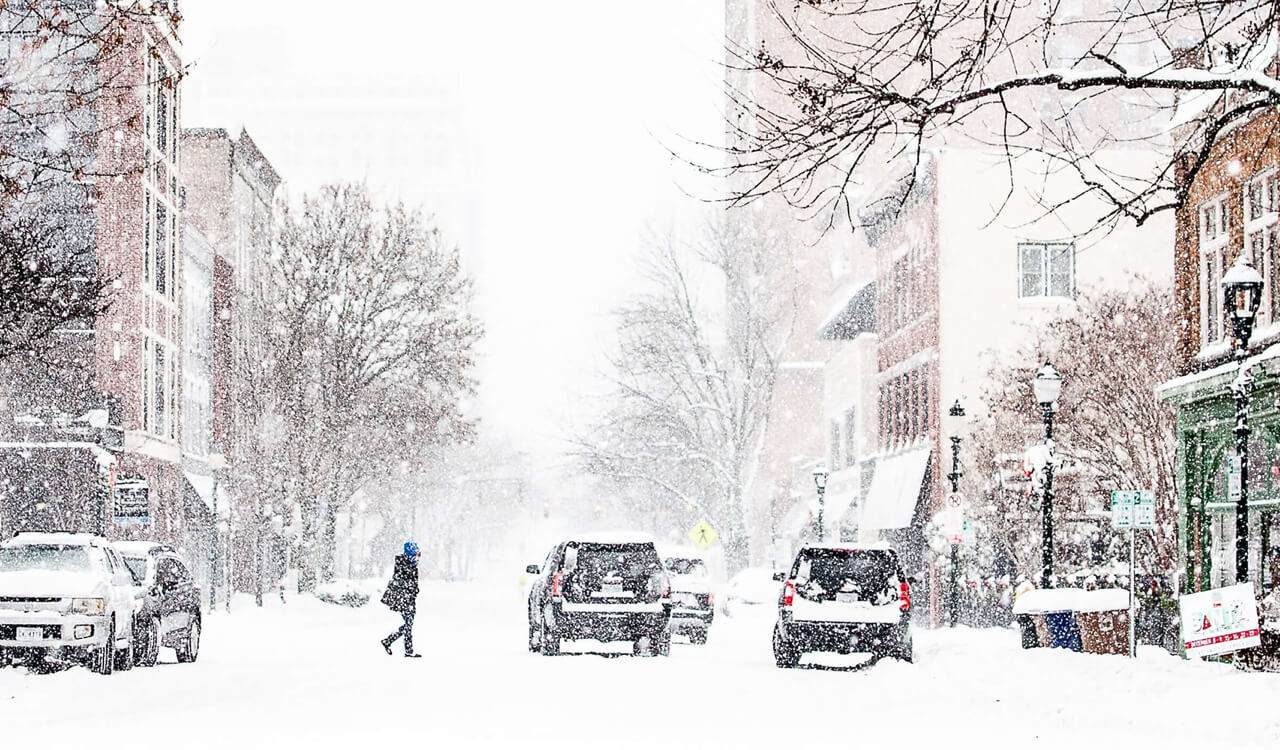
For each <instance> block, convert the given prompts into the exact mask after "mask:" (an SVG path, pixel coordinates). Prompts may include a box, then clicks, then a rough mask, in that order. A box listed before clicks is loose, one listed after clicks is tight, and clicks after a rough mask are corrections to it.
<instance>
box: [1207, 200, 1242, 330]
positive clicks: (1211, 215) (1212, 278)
mask: <svg viewBox="0 0 1280 750" xmlns="http://www.w3.org/2000/svg"><path fill="white" fill-rule="evenodd" d="M1246 202H1247V201H1246ZM1197 215H1198V216H1199V224H1200V340H1201V343H1202V344H1203V345H1208V344H1213V343H1216V342H1218V341H1221V340H1222V337H1223V336H1224V335H1226V326H1225V325H1224V324H1223V323H1224V321H1223V312H1222V286H1221V281H1222V275H1223V274H1224V273H1225V272H1226V266H1227V243H1228V240H1229V238H1230V231H1229V230H1228V227H1229V226H1230V223H1231V222H1230V218H1229V213H1228V210H1227V196H1225V195H1222V196H1219V197H1217V198H1214V199H1213V200H1211V201H1209V202H1207V203H1204V204H1202V205H1201V206H1200V207H1199V208H1198V209H1197Z"/></svg>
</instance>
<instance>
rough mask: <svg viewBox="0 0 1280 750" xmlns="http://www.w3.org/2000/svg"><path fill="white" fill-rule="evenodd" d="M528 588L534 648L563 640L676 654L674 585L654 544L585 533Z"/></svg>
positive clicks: (557, 552) (558, 552) (557, 549)
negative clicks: (614, 643)
mask: <svg viewBox="0 0 1280 750" xmlns="http://www.w3.org/2000/svg"><path fill="white" fill-rule="evenodd" d="M526 570H527V571H528V572H529V573H530V574H532V575H535V576H537V578H536V579H535V580H534V583H533V587H532V588H531V589H530V591H529V599H528V614H529V650H530V651H533V652H535V653H542V654H546V655H548V656H550V655H554V654H558V653H560V642H561V641H562V640H578V639H584V638H591V639H595V640H598V641H631V642H632V644H633V653H635V654H636V655H637V656H667V655H668V654H669V653H670V651H671V583H670V581H669V580H668V578H667V573H666V571H665V570H663V568H662V561H661V560H659V559H658V551H657V548H656V546H655V545H654V542H653V540H652V539H647V538H644V537H641V536H636V535H583V536H578V537H574V538H572V539H568V540H565V541H563V542H561V543H559V544H557V545H556V546H554V547H552V548H551V551H550V552H549V553H547V558H546V560H545V562H543V564H542V565H530V566H528V568H526Z"/></svg>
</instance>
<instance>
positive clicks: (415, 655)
mask: <svg viewBox="0 0 1280 750" xmlns="http://www.w3.org/2000/svg"><path fill="white" fill-rule="evenodd" d="M404 657H405V658H406V659H421V658H422V654H419V653H416V652H414V651H406V652H405V654H404Z"/></svg>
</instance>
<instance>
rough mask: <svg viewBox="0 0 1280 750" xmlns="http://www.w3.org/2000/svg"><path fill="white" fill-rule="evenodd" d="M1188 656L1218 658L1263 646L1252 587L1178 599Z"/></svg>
mask: <svg viewBox="0 0 1280 750" xmlns="http://www.w3.org/2000/svg"><path fill="white" fill-rule="evenodd" d="M1178 606H1179V609H1180V610H1181V613H1182V642H1183V644H1184V645H1185V646H1186V647H1187V656H1217V655H1219V654H1229V653H1231V652H1232V651H1240V650H1242V649H1246V648H1253V647H1255V646H1260V645H1262V631H1261V630H1260V629H1259V627H1258V602H1257V600H1256V599H1254V597H1253V584H1252V583H1238V584H1236V585H1234V586H1225V587H1223V588H1220V589H1210V590H1209V591H1198V592H1196V593H1194V594H1186V595H1184V596H1182V597H1179V599H1178Z"/></svg>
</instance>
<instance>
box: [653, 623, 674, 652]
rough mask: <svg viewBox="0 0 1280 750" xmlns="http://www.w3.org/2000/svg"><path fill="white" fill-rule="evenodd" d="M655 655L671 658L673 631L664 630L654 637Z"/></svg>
mask: <svg viewBox="0 0 1280 750" xmlns="http://www.w3.org/2000/svg"><path fill="white" fill-rule="evenodd" d="M653 655H654V656H671V631H670V630H666V629H664V630H662V631H661V632H659V633H658V634H657V635H655V636H654V637H653Z"/></svg>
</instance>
